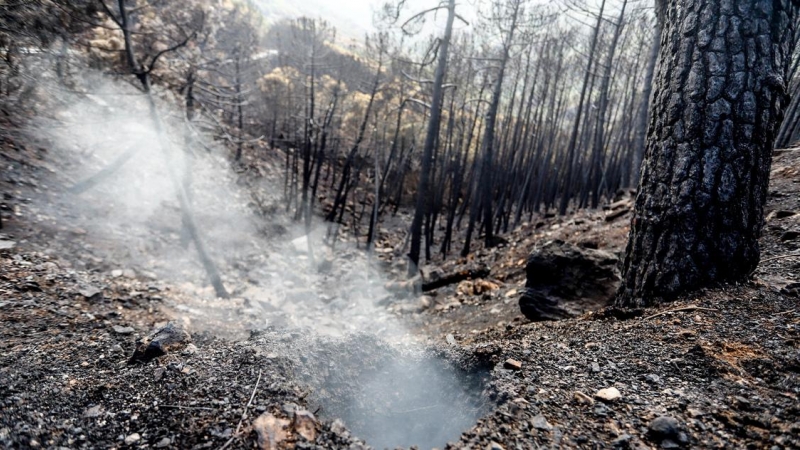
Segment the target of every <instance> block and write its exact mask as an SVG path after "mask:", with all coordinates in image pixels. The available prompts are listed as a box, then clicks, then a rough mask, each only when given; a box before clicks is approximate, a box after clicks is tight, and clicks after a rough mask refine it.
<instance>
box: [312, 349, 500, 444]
mask: <svg viewBox="0 0 800 450" xmlns="http://www.w3.org/2000/svg"><path fill="white" fill-rule="evenodd" d="M371 362H372V363H373V365H371V367H368V368H367V367H354V366H353V365H351V364H345V366H348V367H347V368H344V367H342V366H339V365H338V364H337V366H339V367H337V369H339V370H341V369H345V371H344V372H339V374H338V376H333V377H330V378H329V379H328V380H327V382H326V383H325V386H324V387H323V388H322V389H319V390H318V392H317V393H316V394H315V395H314V397H315V398H314V399H313V401H314V402H316V403H318V404H319V406H321V407H322V409H321V412H320V415H321V416H322V417H324V418H326V419H329V420H334V419H341V420H343V421H344V423H345V425H346V426H347V427H348V428H349V429H350V431H351V432H352V433H353V434H354V435H356V436H358V437H359V438H361V439H364V440H365V441H366V442H367V444H369V445H370V446H372V447H373V448H376V449H384V448H389V449H393V448H396V447H405V448H408V447H410V446H417V447H419V448H420V449H430V448H433V447H437V448H443V447H444V446H445V444H446V443H447V442H449V441H456V440H458V438H459V437H460V436H461V433H462V432H464V431H466V430H468V429H469V428H470V427H472V426H473V425H474V424H475V423H476V421H477V420H478V419H479V418H480V417H482V416H483V415H485V414H486V413H487V412H488V411H489V408H490V401H489V399H488V397H487V396H486V395H485V392H484V387H485V385H486V383H487V382H488V380H489V377H490V375H489V370H488V369H487V368H485V367H482V366H481V367H475V366H472V367H469V368H465V363H462V362H454V361H451V360H449V359H446V358H444V357H440V356H433V355H426V356H418V355H417V356H406V355H398V354H393V355H386V357H385V358H379V361H374V360H373V361H371ZM334 370H336V369H334ZM351 371H352V372H351Z"/></svg>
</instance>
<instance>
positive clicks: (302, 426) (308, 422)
mask: <svg viewBox="0 0 800 450" xmlns="http://www.w3.org/2000/svg"><path fill="white" fill-rule="evenodd" d="M292 427H293V428H294V431H295V432H297V434H299V435H300V436H302V437H303V438H305V440H307V441H309V442H313V441H314V440H315V439H316V438H317V418H316V417H314V414H312V413H311V412H310V411H307V410H305V409H298V410H297V411H295V413H294V421H293V422H292Z"/></svg>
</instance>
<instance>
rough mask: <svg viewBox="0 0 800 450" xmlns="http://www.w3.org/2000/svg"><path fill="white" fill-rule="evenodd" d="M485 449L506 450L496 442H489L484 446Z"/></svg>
mask: <svg viewBox="0 0 800 450" xmlns="http://www.w3.org/2000/svg"><path fill="white" fill-rule="evenodd" d="M486 450H506V449H505V448H503V446H502V445H500V444H498V443H497V442H494V441H492V442H490V443H489V445H487V446H486Z"/></svg>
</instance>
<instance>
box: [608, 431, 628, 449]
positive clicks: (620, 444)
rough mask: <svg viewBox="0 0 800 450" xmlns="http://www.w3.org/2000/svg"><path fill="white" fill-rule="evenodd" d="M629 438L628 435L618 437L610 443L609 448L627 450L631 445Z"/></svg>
mask: <svg viewBox="0 0 800 450" xmlns="http://www.w3.org/2000/svg"><path fill="white" fill-rule="evenodd" d="M631 439H633V437H631V435H630V434H623V435H621V436H620V437H618V438H616V439H614V440H613V441H611V446H612V447H614V448H629V447H630V445H631Z"/></svg>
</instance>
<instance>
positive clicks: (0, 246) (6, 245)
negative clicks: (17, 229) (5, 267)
mask: <svg viewBox="0 0 800 450" xmlns="http://www.w3.org/2000/svg"><path fill="white" fill-rule="evenodd" d="M16 246H17V243H16V242H14V241H4V240H0V250H11V249H13V248H14V247H16Z"/></svg>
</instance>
